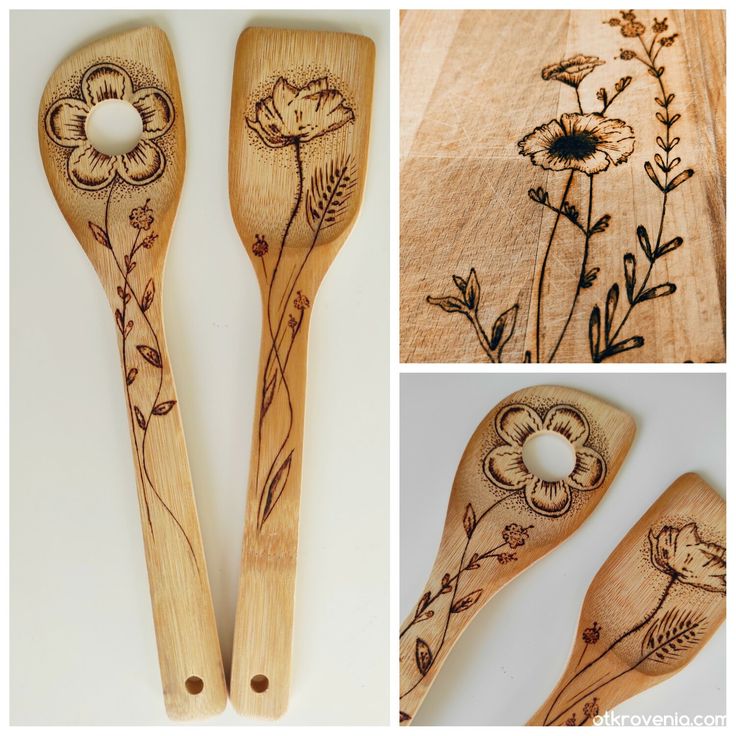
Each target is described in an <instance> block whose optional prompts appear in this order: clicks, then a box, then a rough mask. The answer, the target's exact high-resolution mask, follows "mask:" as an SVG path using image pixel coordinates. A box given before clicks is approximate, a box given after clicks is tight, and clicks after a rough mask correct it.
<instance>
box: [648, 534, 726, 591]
mask: <svg viewBox="0 0 736 736" xmlns="http://www.w3.org/2000/svg"><path fill="white" fill-rule="evenodd" d="M649 548H650V556H651V560H652V564H653V565H654V567H656V568H657V570H659V571H661V572H663V573H666V574H667V575H670V576H672V577H673V578H674V579H675V580H676V581H677V582H680V583H684V584H685V585H693V586H695V587H696V588H702V589H703V590H708V591H710V592H711V593H725V592H726V548H725V547H721V546H720V545H718V544H714V543H713V542H704V541H703V540H702V539H701V538H700V534H699V533H698V527H697V525H696V524H694V523H690V524H686V525H685V526H683V527H682V528H681V529H678V528H676V527H672V526H663V527H662V529H661V530H660V532H659V534H654V532H653V531H652V530H651V529H650V531H649Z"/></svg>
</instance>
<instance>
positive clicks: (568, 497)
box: [400, 386, 635, 725]
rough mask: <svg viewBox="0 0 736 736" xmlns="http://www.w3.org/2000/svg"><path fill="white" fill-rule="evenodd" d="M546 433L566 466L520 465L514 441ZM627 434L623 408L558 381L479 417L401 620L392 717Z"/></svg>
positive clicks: (417, 702) (601, 488)
mask: <svg viewBox="0 0 736 736" xmlns="http://www.w3.org/2000/svg"><path fill="white" fill-rule="evenodd" d="M550 433H551V434H555V435H559V436H562V437H563V438H565V439H566V440H567V441H568V442H569V443H570V445H571V446H572V448H571V449H572V451H573V452H574V466H573V469H572V471H571V472H570V474H569V475H566V476H565V477H561V478H559V480H555V481H552V482H550V481H545V480H542V479H541V478H540V477H538V476H536V475H534V474H533V473H532V472H530V471H529V470H528V469H527V465H526V464H525V463H526V461H525V455H524V449H523V448H524V447H525V445H526V443H527V442H529V441H531V440H532V438H534V437H536V436H538V435H540V434H550ZM634 433H635V425H634V421H633V419H632V418H631V417H630V416H629V415H628V414H625V413H624V412H622V411H620V410H619V409H616V408H614V407H612V406H610V405H609V404H606V403H604V402H603V401H600V400H599V399H597V398H595V397H593V396H590V395H588V394H585V393H582V392H581V391H576V390H575V389H570V388H562V387H559V386H535V387H532V388H526V389H523V390H521V391H517V392H516V393H514V394H511V396H508V397H507V398H506V399H504V400H503V401H502V402H501V403H500V404H498V406H496V407H495V408H494V409H493V410H492V411H491V412H490V414H488V415H487V416H486V418H485V419H484V420H483V421H482V422H481V423H480V425H479V426H478V429H476V431H475V433H474V434H473V436H472V437H471V438H470V442H469V443H468V445H467V447H466V448H465V452H464V454H463V457H462V460H461V461H460V465H459V466H458V469H457V473H456V475H455V480H454V482H453V486H452V493H451V495H450V502H449V505H448V508H447V517H446V519H445V528H444V531H443V533H442V541H441V542H440V547H439V551H438V553H437V557H436V559H435V563H434V566H433V568H432V572H431V574H430V576H429V580H428V581H427V584H426V586H425V588H424V593H423V594H422V596H421V598H420V599H419V602H418V603H417V605H416V607H415V608H414V609H413V610H412V612H411V613H410V614H409V616H408V617H407V618H406V620H405V621H404V623H403V625H402V627H401V641H400V667H401V677H400V680H401V682H400V687H401V696H400V723H401V724H403V725H409V724H410V723H411V721H412V719H413V718H414V716H415V715H416V712H417V710H418V709H419V707H420V706H421V704H422V701H423V700H424V698H425V696H426V694H427V691H428V690H429V688H430V687H431V685H432V682H433V681H434V678H435V677H436V676H437V673H438V672H439V670H440V668H441V667H442V665H443V663H444V661H445V658H446V657H447V655H448V654H449V653H450V650H451V649H452V647H453V646H454V644H455V642H456V641H457V640H458V638H459V637H460V635H461V634H462V633H463V631H464V630H465V627H466V626H467V625H468V624H469V623H470V622H471V621H472V620H473V618H474V617H475V616H476V615H477V614H478V612H479V611H480V610H481V608H482V607H483V606H484V605H485V604H486V603H487V602H488V601H489V600H490V599H491V598H492V597H493V596H494V595H495V594H496V593H497V592H498V591H499V590H500V589H501V588H502V587H503V586H504V585H505V584H506V583H508V582H509V580H511V579H512V578H514V577H516V576H517V575H518V574H519V573H521V572H523V571H524V570H525V569H526V568H527V567H529V566H530V565H531V564H532V563H534V562H536V561H537V560H538V559H540V558H541V557H543V556H544V555H545V554H547V553H548V552H549V551H550V550H552V549H554V548H555V547H556V546H557V545H559V544H560V543H561V542H563V541H564V540H565V539H567V537H569V536H570V535H571V534H572V533H573V532H574V531H575V530H576V529H577V528H578V527H579V526H580V525H581V524H582V523H583V521H585V519H586V518H587V517H588V515H589V514H590V513H591V512H592V511H593V509H594V508H595V507H596V506H597V505H598V502H599V501H600V500H601V498H602V497H603V494H604V493H605V492H606V491H607V490H608V488H609V486H610V484H611V482H612V481H613V479H614V477H615V476H616V473H617V472H618V470H619V467H620V466H621V463H622V462H623V459H624V457H625V456H626V453H627V452H628V450H629V447H630V446H631V442H632V440H633V437H634Z"/></svg>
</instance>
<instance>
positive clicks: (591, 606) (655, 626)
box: [528, 473, 726, 726]
mask: <svg viewBox="0 0 736 736" xmlns="http://www.w3.org/2000/svg"><path fill="white" fill-rule="evenodd" d="M725 617H726V504H725V502H724V501H723V499H722V498H721V497H720V496H719V495H718V494H717V493H716V492H715V491H714V490H713V489H712V488H711V487H710V486H708V485H707V484H706V483H705V481H703V479H702V478H700V477H699V476H697V475H695V474H694V473H687V474H686V475H683V476H680V477H679V478H678V479H677V480H676V481H675V482H674V483H673V484H672V485H671V486H670V487H669V488H668V489H667V490H666V491H665V492H664V493H663V494H662V495H661V496H660V497H659V498H658V499H657V501H655V503H654V504H653V505H652V506H651V508H650V509H649V510H648V511H647V512H646V514H644V516H642V518H641V519H640V520H639V521H638V522H637V524H636V526H634V528H633V529H632V530H631V531H630V532H629V533H628V534H627V535H626V536H625V537H624V539H623V541H622V542H621V543H620V544H619V545H618V547H616V549H615V550H614V551H613V552H612V553H611V555H610V557H609V558H608V559H607V560H606V562H605V563H604V564H603V567H602V568H601V569H600V570H599V571H598V573H597V575H596V576H595V578H593V582H592V583H591V584H590V587H589V588H588V593H587V594H586V596H585V601H584V602H583V608H582V611H581V614H580V623H579V625H578V631H577V635H576V637H575V645H574V647H573V651H572V654H571V656H570V661H569V663H568V665H567V669H566V670H565V673H564V674H563V676H562V678H561V679H560V682H559V683H558V685H557V687H556V688H555V690H554V692H553V693H552V694H551V695H550V696H549V698H547V700H546V701H545V703H544V705H542V707H541V708H540V709H539V710H538V711H537V712H536V713H535V714H534V716H532V719H531V720H530V721H529V724H528V725H530V726H562V725H568V726H590V725H592V724H593V720H594V719H595V717H596V716H597V715H601V716H602V715H603V714H604V713H605V711H607V710H610V709H611V708H613V707H615V706H616V705H618V704H619V703H622V702H623V701H624V700H628V699H629V698H631V697H633V696H634V695H636V694H638V693H640V692H643V691H644V690H647V689H649V688H650V687H653V686H654V685H657V684H658V683H660V682H662V680H666V679H667V678H668V677H671V676H672V675H674V674H675V672H677V671H678V670H680V669H681V668H682V667H684V666H685V665H686V664H687V663H688V662H690V660H691V659H692V658H693V657H694V656H695V655H696V654H697V653H698V652H699V651H700V650H701V649H702V647H703V646H704V645H705V643H706V642H707V641H708V639H710V637H711V636H713V634H714V633H715V631H716V629H717V628H718V627H719V626H720V625H721V623H722V622H723V620H724V618H725Z"/></svg>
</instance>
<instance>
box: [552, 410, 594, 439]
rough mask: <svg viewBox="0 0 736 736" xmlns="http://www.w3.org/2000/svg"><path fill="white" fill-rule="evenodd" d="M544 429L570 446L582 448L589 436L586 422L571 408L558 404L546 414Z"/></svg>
mask: <svg viewBox="0 0 736 736" xmlns="http://www.w3.org/2000/svg"><path fill="white" fill-rule="evenodd" d="M544 429H546V430H549V431H550V432H557V433H558V434H561V435H562V436H563V437H565V438H566V439H567V440H568V441H569V442H570V444H572V445H578V446H580V447H582V446H583V445H584V444H585V440H587V439H588V435H589V434H590V427H589V426H588V420H587V419H586V418H585V417H584V416H583V415H582V414H581V413H580V412H579V411H578V410H577V409H576V408H575V407H573V406H568V405H567V404H559V405H558V406H555V407H554V408H553V409H550V410H549V412H547V416H546V417H545V418H544Z"/></svg>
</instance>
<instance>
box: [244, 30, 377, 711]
mask: <svg viewBox="0 0 736 736" xmlns="http://www.w3.org/2000/svg"><path fill="white" fill-rule="evenodd" d="M374 54H375V52H374V47H373V42H372V41H371V40H370V39H368V38H365V37H363V36H355V35H351V34H347V33H319V32H311V31H286V30H275V29H270V28H248V29H247V30H246V31H244V32H243V33H242V35H241V36H240V40H239V41H238V47H237V52H236V56H235V71H234V75H233V96H232V109H231V121H230V204H231V208H232V213H233V219H234V220H235V224H236V226H237V229H238V233H239V234H240V237H241V239H242V241H243V243H244V245H245V247H246V250H247V252H248V255H249V256H250V259H251V261H252V263H253V266H254V268H255V271H256V275H257V277H258V283H259V286H260V290H261V302H262V307H263V321H262V325H263V326H262V332H261V352H260V363H259V368H258V388H257V393H256V411H255V417H254V421H253V443H252V451H251V463H250V477H249V482H248V497H247V505H246V519H245V530H244V539H243V553H242V559H241V569H240V589H239V593H238V604H237V613H236V619H235V637H234V643H233V663H232V672H231V682H230V697H231V699H232V702H233V704H234V706H235V708H236V710H238V711H239V712H240V713H244V714H249V715H257V716H264V717H267V718H277V717H278V716H280V715H281V714H282V713H283V712H284V711H285V710H286V707H287V703H288V697H289V680H290V670H291V638H292V621H293V609H294V582H295V574H296V552H297V536H298V531H299V497H300V481H301V466H302V439H303V423H304V400H305V388H306V359H307V332H308V328H309V317H310V312H311V306H312V303H313V302H314V298H315V296H316V293H317V289H318V288H319V285H320V282H321V281H322V278H323V277H324V275H325V273H326V272H327V269H328V268H329V266H330V264H331V263H332V261H333V259H334V258H335V256H336V255H337V253H338V251H339V249H340V247H341V246H342V244H343V243H344V242H345V239H346V238H347V236H348V233H349V232H350V229H351V227H352V225H353V223H354V221H355V218H356V217H357V215H358V209H359V206H360V201H361V197H362V191H363V181H364V177H365V172H366V164H367V153H368V132H369V128H370V117H371V96H372V90H373V66H374ZM323 450H324V451H325V453H326V454H325V457H326V458H327V457H329V455H328V454H327V453H328V452H329V448H323ZM314 490H315V491H317V490H318V489H314Z"/></svg>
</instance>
